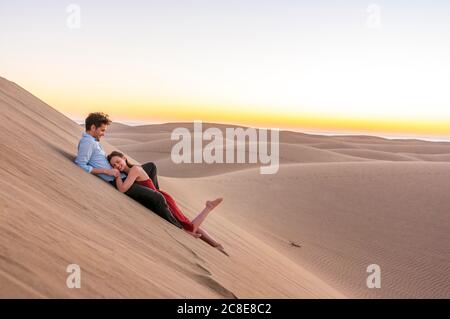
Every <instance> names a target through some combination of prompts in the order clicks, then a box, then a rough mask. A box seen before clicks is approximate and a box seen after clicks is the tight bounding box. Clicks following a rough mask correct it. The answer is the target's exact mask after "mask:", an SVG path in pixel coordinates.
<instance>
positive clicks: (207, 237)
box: [197, 228, 230, 256]
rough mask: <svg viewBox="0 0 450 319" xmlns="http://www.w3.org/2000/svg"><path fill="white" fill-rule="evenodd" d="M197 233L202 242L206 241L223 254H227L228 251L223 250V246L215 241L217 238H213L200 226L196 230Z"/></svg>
mask: <svg viewBox="0 0 450 319" xmlns="http://www.w3.org/2000/svg"><path fill="white" fill-rule="evenodd" d="M197 234H201V237H200V239H201V240H203V241H204V242H206V243H208V244H209V245H211V246H213V247H214V248H217V249H218V250H220V252H222V253H223V254H225V255H227V256H230V255H228V253H227V252H226V251H225V249H224V248H223V246H222V245H221V244H219V243H218V242H217V240H215V239H214V238H213V237H211V235H210V234H208V232H207V231H206V230H204V229H202V228H199V229H198V230H197Z"/></svg>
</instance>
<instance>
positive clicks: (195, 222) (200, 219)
mask: <svg viewBox="0 0 450 319" xmlns="http://www.w3.org/2000/svg"><path fill="white" fill-rule="evenodd" d="M222 201H223V198H217V199H216V200H213V201H207V202H206V205H205V208H204V209H203V210H202V212H201V213H200V214H198V215H197V217H195V218H194V219H193V220H192V224H193V225H194V230H193V232H194V233H195V232H197V231H198V229H199V227H200V225H201V224H202V223H203V222H204V221H205V219H206V217H208V214H209V213H210V212H211V211H212V210H213V209H214V208H216V207H217V206H218V205H219V204H220V203H221V202H222Z"/></svg>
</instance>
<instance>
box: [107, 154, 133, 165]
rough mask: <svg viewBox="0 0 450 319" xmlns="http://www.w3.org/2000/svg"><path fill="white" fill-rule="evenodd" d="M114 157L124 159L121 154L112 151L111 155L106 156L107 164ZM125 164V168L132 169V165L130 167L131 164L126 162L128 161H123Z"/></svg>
mask: <svg viewBox="0 0 450 319" xmlns="http://www.w3.org/2000/svg"><path fill="white" fill-rule="evenodd" d="M114 156H119V157H120V158H124V157H125V155H123V153H120V152H118V151H114V152H112V153H111V154H109V155H108V157H107V158H108V162H110V163H111V159H112V158H113V157H114ZM125 163H127V166H128V167H129V168H132V167H133V166H134V165H132V164H130V163H129V162H128V159H126V160H125Z"/></svg>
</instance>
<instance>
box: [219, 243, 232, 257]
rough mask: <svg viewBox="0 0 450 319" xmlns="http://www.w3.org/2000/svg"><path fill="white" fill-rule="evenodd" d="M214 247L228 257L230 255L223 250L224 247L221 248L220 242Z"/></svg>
mask: <svg viewBox="0 0 450 319" xmlns="http://www.w3.org/2000/svg"><path fill="white" fill-rule="evenodd" d="M216 248H217V249H218V250H219V251H220V252H221V253H222V254H225V255H227V256H228V257H230V255H228V253H227V252H226V251H225V248H223V246H222V245H221V244H219V245H217V246H216Z"/></svg>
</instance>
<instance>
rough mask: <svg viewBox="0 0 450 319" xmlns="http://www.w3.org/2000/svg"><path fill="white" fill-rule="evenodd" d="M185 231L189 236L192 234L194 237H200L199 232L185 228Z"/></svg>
mask: <svg viewBox="0 0 450 319" xmlns="http://www.w3.org/2000/svg"><path fill="white" fill-rule="evenodd" d="M185 232H186V233H188V234H189V235H191V236H194V237H195V238H200V237H202V234H199V233H194V232H191V231H187V230H185Z"/></svg>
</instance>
